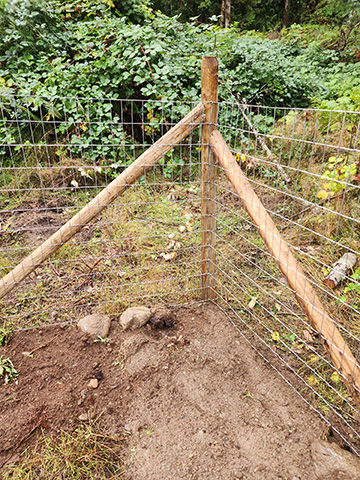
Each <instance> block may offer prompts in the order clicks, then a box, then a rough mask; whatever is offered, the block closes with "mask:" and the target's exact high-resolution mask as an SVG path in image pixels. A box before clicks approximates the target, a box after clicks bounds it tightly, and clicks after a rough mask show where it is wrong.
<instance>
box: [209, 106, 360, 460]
mask: <svg viewBox="0 0 360 480" xmlns="http://www.w3.org/2000/svg"><path fill="white" fill-rule="evenodd" d="M219 108H220V110H219V124H218V128H219V130H220V132H221V133H222V135H223V137H224V138H225V140H226V142H227V144H228V145H229V146H230V150H231V151H232V153H233V155H234V156H235V158H236V159H237V161H238V162H239V164H240V165H241V167H242V170H243V171H245V172H246V174H247V178H248V180H249V181H250V184H251V186H252V188H253V190H254V192H256V194H257V195H258V197H259V198H260V201H261V202H262V204H263V205H264V207H265V209H266V211H267V212H268V213H269V214H270V216H271V218H272V219H273V221H274V223H275V225H276V227H277V228H278V230H279V232H280V234H281V236H282V239H283V241H284V242H285V244H286V245H287V246H288V247H289V248H290V250H291V251H292V253H293V255H294V256H295V258H296V261H297V264H298V265H300V266H301V267H302V269H303V270H304V271H305V273H306V275H307V278H308V280H309V282H310V284H311V285H312V287H313V288H314V290H315V292H316V294H317V295H318V297H319V298H320V299H321V301H322V302H323V305H324V307H325V309H326V311H327V312H329V314H330V316H331V318H332V319H333V322H334V324H335V326H336V328H337V329H338V330H339V332H340V333H341V335H342V337H343V339H344V340H345V341H346V343H347V344H348V346H349V347H350V350H351V352H352V354H353V355H354V357H355V359H356V361H358V360H359V346H360V343H359V313H360V296H359V292H360V284H359V277H360V269H359V268H358V267H359V263H358V261H357V263H356V264H355V265H354V266H353V268H351V269H350V268H349V267H348V268H347V269H346V271H345V272H344V276H343V277H342V278H341V279H340V281H339V283H338V284H337V285H336V286H334V285H332V284H331V283H330V282H329V280H328V275H329V273H331V272H334V266H335V264H336V262H338V261H339V260H340V258H341V257H342V256H343V255H344V254H347V253H353V254H355V255H357V257H358V256H359V247H360V244H359V236H358V232H359V218H358V210H359V193H360V191H359V184H358V181H359V179H360V177H358V168H359V160H360V157H359V154H360V147H359V143H358V140H359V128H360V123H359V120H360V114H359V113H356V112H334V111H324V110H315V109H303V110H301V109H289V108H270V107H260V106H248V105H246V104H244V105H240V104H239V103H237V102H236V103H234V104H231V105H230V104H223V103H221V104H220V106H219ZM226 173H227V172H225V169H220V173H219V176H218V178H217V180H216V186H217V196H216V200H215V202H216V204H217V233H216V236H217V245H216V254H217V259H216V265H217V272H216V276H215V280H216V287H215V288H216V292H217V296H218V304H219V305H220V306H221V308H222V309H223V310H224V311H225V312H226V313H227V314H228V316H229V317H230V319H231V321H232V322H233V323H234V324H235V325H236V326H237V327H238V329H239V330H240V331H241V332H242V333H243V334H244V335H245V337H246V338H247V340H248V341H249V342H250V343H251V344H252V345H253V346H254V348H256V349H257V350H258V352H260V353H261V355H262V356H264V357H266V358H267V359H268V360H269V361H270V363H272V364H273V366H274V367H275V368H276V369H277V370H278V371H279V372H280V374H281V375H282V376H283V377H286V378H287V381H288V382H290V383H291V384H292V386H293V387H294V388H295V389H296V390H297V391H298V392H300V393H301V395H302V396H303V398H305V399H306V400H307V401H308V402H310V403H311V405H313V406H314V407H315V408H316V409H317V411H318V412H319V413H320V414H321V415H322V416H323V418H325V419H326V420H327V421H328V422H329V423H330V424H331V425H332V428H333V430H334V431H335V432H337V433H338V434H339V435H340V436H341V437H342V439H343V440H344V441H346V442H347V443H348V444H351V447H352V448H353V449H354V451H356V452H357V453H359V451H360V450H359V447H358V439H359V433H360V428H359V418H358V409H357V401H356V398H357V395H358V392H357V391H356V389H355V391H349V389H347V388H346V386H345V383H346V382H345V381H344V380H345V378H344V377H343V376H342V373H343V372H342V368H341V365H340V367H339V368H335V367H334V364H333V363H332V361H331V360H330V356H329V351H328V350H327V349H326V348H325V345H324V344H325V342H324V338H325V337H324V335H323V331H322V329H321V328H320V330H318V329H316V328H314V326H312V325H311V324H310V322H309V320H308V318H307V317H306V315H305V314H304V312H303V311H302V309H301V308H300V306H299V304H298V302H297V301H296V299H295V295H294V289H293V288H290V287H289V286H288V284H287V281H286V279H285V277H284V276H283V275H282V273H281V272H280V270H279V268H278V266H277V264H279V261H278V260H277V259H276V261H275V259H274V257H273V255H272V254H271V252H270V251H269V249H268V248H267V247H266V245H265V243H264V241H263V239H262V238H261V236H260V235H259V228H258V226H257V225H255V224H254V222H253V221H252V220H251V218H250V216H249V215H248V214H247V213H246V211H245V210H244V209H243V208H242V200H243V199H242V198H241V197H240V195H238V194H237V193H236V192H235V191H234V189H233V188H232V186H230V183H229V181H228V180H227V178H226V175H225V174H226ZM265 229H266V227H265ZM331 286H333V287H334V288H330V287H331ZM300 297H301V293H300ZM264 346H266V348H265V349H264ZM330 350H331V348H330ZM281 364H283V366H286V370H285V371H284V370H282V367H281ZM290 372H291V373H290Z"/></svg>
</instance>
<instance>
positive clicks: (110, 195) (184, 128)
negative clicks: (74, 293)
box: [0, 103, 204, 298]
mask: <svg viewBox="0 0 360 480" xmlns="http://www.w3.org/2000/svg"><path fill="white" fill-rule="evenodd" d="M203 114H204V107H203V104H202V103H199V105H197V106H196V107H195V108H194V109H193V110H192V111H191V112H190V113H188V114H187V115H186V117H184V118H183V119H182V120H181V121H180V122H179V123H178V124H176V125H175V126H174V127H173V128H172V129H171V130H169V131H168V132H167V133H166V134H165V135H164V136H163V137H161V138H160V139H159V140H158V141H157V142H156V143H154V145H152V146H151V147H150V148H149V149H148V150H146V152H144V153H143V154H142V155H140V157H139V158H138V159H137V160H136V161H135V162H134V163H132V164H131V165H130V166H129V167H127V168H126V170H124V171H123V172H122V173H121V174H120V175H119V176H118V177H117V178H115V180H113V181H112V182H111V183H110V184H109V185H108V186H107V187H105V188H104V190H102V191H101V192H100V193H99V194H98V195H97V196H96V197H95V198H93V199H92V200H91V202H89V203H88V204H87V205H86V206H85V207H84V208H83V209H82V210H80V212H79V213H77V214H76V215H75V216H74V217H73V218H72V219H71V220H69V221H68V222H67V223H66V224H65V225H63V226H62V227H61V228H60V229H59V230H58V231H57V232H55V233H54V234H53V235H52V236H51V237H50V238H49V239H48V240H46V241H45V242H44V243H43V244H42V245H40V246H39V247H38V248H37V249H36V250H34V252H33V253H31V254H30V255H28V256H27V257H26V258H25V259H24V260H23V261H22V262H21V263H20V264H19V265H18V266H17V267H15V268H14V269H13V270H12V271H11V272H10V273H8V274H7V275H6V276H5V277H4V278H3V279H2V280H1V281H0V298H3V297H4V296H5V295H7V294H8V293H9V292H11V290H12V289H13V288H14V287H15V286H16V285H17V284H18V283H19V282H21V281H22V280H24V278H26V277H27V276H28V275H30V273H31V272H33V271H34V270H35V269H36V268H37V267H38V266H39V265H41V263H43V262H44V261H45V260H46V259H47V258H49V257H50V256H51V255H52V254H53V253H55V252H56V251H57V250H59V248H60V247H61V246H62V245H64V243H66V242H68V241H69V240H70V239H71V238H72V237H73V236H74V235H75V234H76V233H78V232H79V231H80V230H81V228H82V227H83V226H84V225H86V224H87V223H89V222H90V221H91V220H92V219H93V218H95V217H96V216H97V215H98V214H99V213H100V212H101V211H102V210H104V208H106V207H107V206H108V205H109V204H110V203H111V202H113V201H114V200H115V199H116V198H117V197H119V196H120V195H121V194H122V193H123V192H124V191H125V190H126V188H127V187H128V186H129V185H131V184H132V183H134V182H135V181H136V180H137V179H138V178H140V177H141V176H142V175H144V174H145V173H146V172H147V171H148V170H149V169H150V168H151V167H153V166H154V165H156V163H157V162H158V161H159V160H160V159H161V158H162V157H163V156H164V155H166V154H167V153H168V152H169V151H170V150H171V149H172V148H173V147H175V146H176V145H177V144H178V143H179V142H181V141H182V140H183V139H184V138H186V137H187V136H188V135H189V134H190V133H191V132H192V131H193V130H194V129H195V128H196V127H197V126H198V125H199V124H200V123H201V122H202V121H203Z"/></svg>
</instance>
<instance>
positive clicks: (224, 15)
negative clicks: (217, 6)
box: [220, 0, 231, 28]
mask: <svg viewBox="0 0 360 480" xmlns="http://www.w3.org/2000/svg"><path fill="white" fill-rule="evenodd" d="M230 13H231V0H222V1H221V19H220V27H221V28H229V25H230Z"/></svg>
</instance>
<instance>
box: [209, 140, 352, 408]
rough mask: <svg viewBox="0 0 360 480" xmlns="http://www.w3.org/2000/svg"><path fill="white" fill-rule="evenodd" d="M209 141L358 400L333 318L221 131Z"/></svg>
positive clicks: (349, 362) (346, 350) (347, 353)
mask: <svg viewBox="0 0 360 480" xmlns="http://www.w3.org/2000/svg"><path fill="white" fill-rule="evenodd" d="M210 142H211V148H212V150H213V152H214V154H215V156H216V157H217V159H218V161H219V164H220V165H221V167H223V169H224V171H225V174H226V175H227V177H228V179H229V180H230V182H231V184H232V185H233V187H234V189H235V191H236V193H237V194H238V195H239V196H240V199H241V201H242V203H243V205H244V207H245V209H246V211H247V213H248V214H249V216H250V217H251V219H252V221H253V223H254V224H255V225H257V227H258V229H259V233H260V235H261V237H262V239H263V240H264V242H265V244H266V246H267V248H268V250H269V252H270V253H271V255H272V256H273V258H274V260H275V261H276V263H277V264H278V266H279V268H280V270H281V272H282V274H283V275H284V277H285V278H286V280H287V282H288V284H289V286H290V288H291V289H292V290H293V291H294V293H295V296H296V299H297V301H298V302H299V304H300V305H301V307H302V308H303V310H304V312H305V313H306V315H307V317H308V319H309V321H310V323H311V325H312V326H313V328H314V329H315V330H316V331H317V332H318V333H319V334H320V336H321V338H322V339H323V341H324V343H325V346H326V349H327V351H328V352H329V354H330V357H331V360H332V362H333V364H334V366H335V367H336V369H337V370H338V371H339V372H341V373H342V375H343V376H344V377H345V379H346V380H347V381H348V383H349V384H350V385H351V387H352V386H355V387H356V389H357V392H356V397H357V398H356V399H357V401H358V400H359V390H360V366H359V364H358V363H357V362H356V360H355V358H354V356H353V354H352V353H351V351H350V349H349V347H348V346H347V344H346V342H345V340H344V339H343V337H342V336H341V333H340V332H339V330H338V328H337V327H336V325H335V323H334V321H333V320H332V318H331V317H330V316H329V314H328V313H327V312H326V310H325V307H324V305H323V304H322V302H321V300H320V299H319V298H318V296H317V295H316V293H315V290H314V289H313V287H312V285H311V283H310V282H309V280H308V279H307V278H306V276H305V273H304V272H303V270H302V268H301V266H300V265H299V263H298V262H297V261H296V259H295V257H294V256H293V254H292V253H291V251H290V249H289V247H288V245H287V243H286V242H285V241H284V240H283V239H282V237H281V235H280V233H279V231H278V229H277V228H276V226H275V224H274V222H273V221H272V219H271V217H270V215H269V214H268V213H267V211H266V209H265V207H264V205H263V204H262V203H261V200H260V199H259V197H258V196H257V195H256V193H255V191H254V190H253V188H252V186H251V184H250V182H249V181H248V179H247V178H246V176H245V175H244V174H243V172H242V171H241V168H240V167H239V165H238V164H237V162H236V160H235V158H234V156H233V155H232V153H231V152H230V150H229V148H228V146H227V145H226V143H225V141H224V139H223V138H222V136H221V134H220V133H219V132H218V131H214V132H212V134H211V137H210ZM352 390H353V389H352ZM352 393H353V392H352Z"/></svg>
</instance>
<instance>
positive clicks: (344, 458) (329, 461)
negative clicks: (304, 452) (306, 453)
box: [311, 440, 360, 480]
mask: <svg viewBox="0 0 360 480" xmlns="http://www.w3.org/2000/svg"><path fill="white" fill-rule="evenodd" d="M311 456H312V459H313V462H314V466H315V475H316V478H317V480H339V479H340V478H341V480H360V460H359V459H358V457H356V456H355V455H353V454H352V453H350V452H348V451H346V450H343V449H342V448H340V447H339V446H338V445H336V444H335V443H329V442H325V441H324V440H314V441H313V442H312V443H311Z"/></svg>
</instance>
